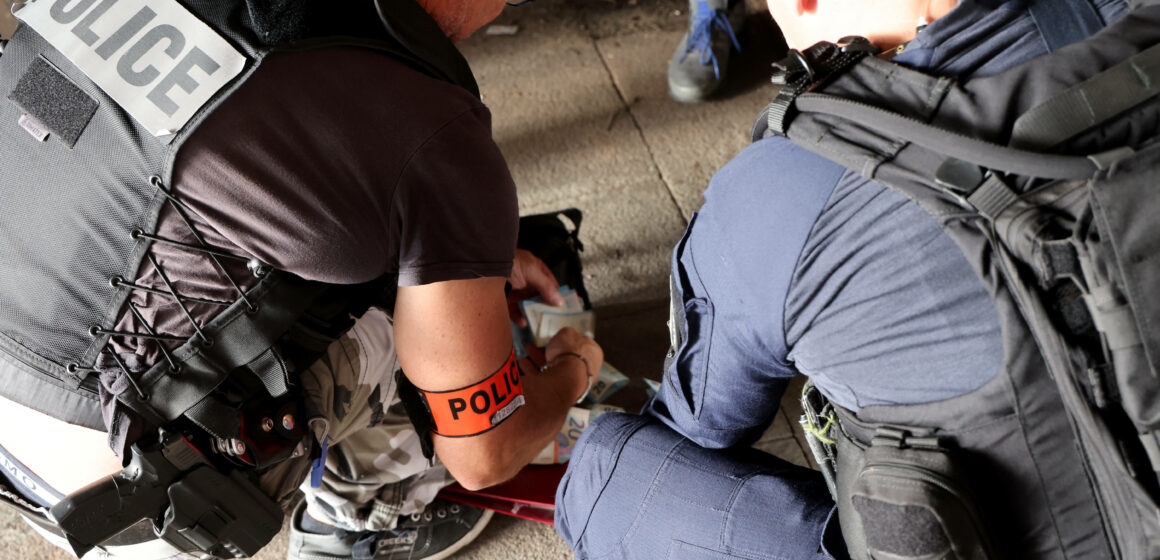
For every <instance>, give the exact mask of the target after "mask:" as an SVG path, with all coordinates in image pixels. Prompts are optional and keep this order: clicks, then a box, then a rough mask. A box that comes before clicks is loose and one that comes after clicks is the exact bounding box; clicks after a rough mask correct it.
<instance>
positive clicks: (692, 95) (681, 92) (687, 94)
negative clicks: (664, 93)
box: [669, 84, 718, 103]
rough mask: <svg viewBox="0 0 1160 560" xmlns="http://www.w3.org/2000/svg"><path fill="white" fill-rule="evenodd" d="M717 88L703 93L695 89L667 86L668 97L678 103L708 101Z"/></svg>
mask: <svg viewBox="0 0 1160 560" xmlns="http://www.w3.org/2000/svg"><path fill="white" fill-rule="evenodd" d="M717 89H718V88H713V89H712V90H710V91H704V90H702V89H699V88H696V87H680V86H673V84H669V97H671V98H673V101H676V102H678V103H702V102H705V101H708V100H709V98H711V97H713V94H714V93H716V92H717Z"/></svg>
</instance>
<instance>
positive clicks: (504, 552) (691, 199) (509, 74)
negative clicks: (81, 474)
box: [0, 0, 806, 560]
mask: <svg viewBox="0 0 1160 560" xmlns="http://www.w3.org/2000/svg"><path fill="white" fill-rule="evenodd" d="M7 1H8V0H0V3H3V2H7ZM751 3H752V4H754V5H753V6H751V12H757V11H758V10H757V8H758V7H759V6H760V4H761V3H760V2H759V1H758V0H751ZM687 9H688V6H687V2H686V1H685V0H541V1H540V2H538V3H536V4H532V5H528V6H525V7H520V8H516V9H508V10H507V11H506V12H505V14H504V15H503V16H501V19H500V20H499V21H497V23H500V24H505V25H516V26H518V27H519V31H518V33H516V34H515V35H504V36H500V35H493V36H489V35H486V34H484V33H481V34H479V35H477V36H476V37H473V38H472V39H469V40H468V41H466V42H465V43H464V44H463V45H461V46H462V48H463V50H464V52H465V53H466V54H467V57H468V59H469V60H470V61H471V63H472V66H473V67H474V69H475V71H476V76H477V78H478V80H479V82H480V85H481V87H482V90H483V94H484V100H485V102H486V103H487V104H488V105H489V106H490V107H491V109H492V112H493V116H494V127H495V138H496V140H497V141H498V142H499V145H500V147H501V148H502V150H503V152H504V154H505V156H506V157H507V158H508V160H509V162H510V164H511V167H512V171H513V174H514V176H515V179H516V183H517V185H519V189H520V209H521V211H522V212H524V213H533V212H543V211H550V210H556V209H560V208H565V207H568V206H575V207H578V208H581V209H582V210H583V211H584V213H585V219H584V225H583V230H582V238H583V241H584V243H585V246H586V251H585V254H584V262H585V267H586V272H587V278H586V282H587V283H588V288H589V290H590V292H591V295H592V298H593V301H594V303H595V304H596V307H597V312H598V316H599V321H598V324H597V340H599V341H600V342H601V343H602V344H603V345H604V346H605V350H606V354H607V358H608V361H609V362H610V363H612V364H614V365H616V366H617V367H619V368H620V369H621V370H622V371H624V372H625V373H627V374H629V375H631V376H633V377H634V378H635V379H634V381H633V384H632V385H630V387H628V388H626V389H625V390H623V392H622V393H621V394H620V395H618V398H619V400H620V401H621V402H622V403H623V404H632V403H638V402H640V400H641V399H642V397H643V384H642V382H641V381H640V380H639V378H640V377H645V376H647V377H652V378H657V377H658V376H659V372H660V367H661V362H662V359H663V357H664V353H665V349H666V347H667V346H668V335H667V332H666V330H665V325H664V322H665V319H666V301H665V300H666V298H667V287H666V286H667V273H668V255H669V251H670V250H671V248H672V246H673V244H674V243H675V242H676V240H677V239H678V237H679V236H680V234H681V232H682V231H683V229H684V227H685V224H686V220H687V218H688V216H689V214H690V213H691V212H692V211H694V210H696V209H697V208H698V207H699V206H700V204H701V192H702V191H703V190H704V188H705V186H706V184H707V183H708V180H709V177H710V176H711V175H712V173H713V171H714V170H716V169H717V168H719V167H720V166H721V165H722V164H724V163H725V162H726V161H728V160H729V159H730V158H731V157H732V156H733V155H734V154H736V153H737V152H738V151H740V150H741V149H742V148H744V147H745V146H746V144H747V143H748V131H749V127H750V125H751V124H752V122H753V118H754V117H755V115H756V113H757V112H758V111H759V110H760V109H761V108H762V107H764V106H765V104H766V103H767V102H768V100H769V98H770V96H771V94H770V91H769V88H768V87H767V86H765V84H766V83H767V82H766V81H765V80H766V75H767V73H768V72H767V68H768V64H769V63H770V62H771V61H772V60H774V59H775V58H776V57H778V56H779V54H780V52H781V49H782V47H781V46H780V42H779V41H778V40H777V38H776V31H775V30H774V29H773V27H772V25H771V24H770V23H769V22H768V17H767V16H763V15H761V14H758V15H755V16H751V17H750V19H749V21H748V25H747V27H746V29H745V30H744V31H743V32H742V33H741V36H740V39H741V41H742V44H743V47H744V48H745V50H746V52H745V54H744V55H742V56H741V57H740V58H738V59H737V60H736V61H735V64H734V65H733V68H732V69H731V72H730V81H729V83H728V84H727V85H726V87H725V90H724V91H723V92H722V95H721V96H720V99H718V100H717V101H716V102H713V103H708V104H702V105H696V106H686V105H680V104H678V103H675V102H673V101H671V100H670V99H669V98H668V95H667V90H666V85H665V69H666V66H667V64H668V59H669V57H670V55H671V53H672V49H673V48H674V47H675V45H676V44H677V42H678V41H679V40H680V37H681V34H682V33H683V31H684V27H685V25H686V22H687ZM7 27H8V23H7V22H6V21H5V20H4V19H3V18H2V17H0V34H3V33H4V32H6V31H7ZM793 418H796V415H795V413H793V412H792V411H789V412H787V413H783V414H781V415H779V417H778V420H777V422H776V423H775V429H774V430H773V431H772V432H771V433H770V436H769V442H768V443H769V446H770V447H772V449H773V450H774V451H776V452H778V454H780V455H783V456H785V457H786V458H787V459H789V460H791V461H795V462H804V461H805V460H806V459H805V457H804V455H803V454H802V452H801V450H800V446H799V444H798V441H797V440H796V439H794V436H793V435H791V434H789V430H788V426H789V425H791V424H792V422H789V420H790V419H793ZM285 546H286V545H285V533H284V532H283V534H282V535H280V536H279V538H278V539H277V540H276V541H275V542H274V543H272V544H271V545H270V546H269V547H268V548H267V549H266V550H264V551H263V552H262V553H261V554H260V555H259V556H258V558H259V559H262V560H275V559H279V558H284V557H285ZM70 557H71V556H70V555H66V554H64V553H62V552H58V551H56V550H53V549H51V548H50V547H48V546H47V545H45V544H43V543H42V542H41V541H40V540H39V539H38V538H36V537H35V536H34V535H32V534H31V532H30V531H29V530H28V529H27V528H26V527H24V525H23V523H22V522H21V521H19V519H17V518H15V517H13V516H12V515H10V514H9V513H8V512H7V511H0V560H9V559H26V558H27V559H56V558H60V559H64V558H70ZM570 557H571V554H570V552H569V551H568V549H567V547H565V546H564V545H563V543H562V542H561V541H560V539H559V538H558V537H557V536H556V534H555V533H554V532H553V531H552V528H551V527H550V526H548V525H543V524H539V523H534V522H529V521H518V520H515V519H513V518H506V517H500V516H497V517H496V518H495V519H494V520H493V521H492V523H491V524H490V525H489V527H488V528H487V530H486V531H485V532H484V534H483V536H481V537H480V539H479V540H478V541H476V542H475V543H474V544H473V545H471V546H470V547H469V548H467V549H466V550H464V551H463V552H462V553H461V554H460V555H458V556H457V558H463V559H478V560H492V559H536V560H540V559H554V558H561V559H563V558H570Z"/></svg>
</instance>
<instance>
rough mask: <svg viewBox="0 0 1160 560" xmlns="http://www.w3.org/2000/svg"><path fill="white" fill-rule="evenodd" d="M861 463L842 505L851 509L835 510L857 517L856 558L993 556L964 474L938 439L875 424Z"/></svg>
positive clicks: (970, 559)
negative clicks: (860, 546)
mask: <svg viewBox="0 0 1160 560" xmlns="http://www.w3.org/2000/svg"><path fill="white" fill-rule="evenodd" d="M862 463H863V466H862V469H861V471H860V472H859V473H858V476H857V478H856V479H855V480H853V481H852V482H853V485H852V487H851V490H850V494H849V496H850V499H849V501H845V502H840V506H839V507H843V506H844V507H846V508H851V509H852V510H853V511H852V512H846V511H841V512H840V513H839V515H841V516H846V515H851V514H852V515H854V516H855V518H856V519H857V520H858V521H857V523H856V524H855V525H857V526H860V527H861V530H862V532H863V536H864V537H865V540H864V546H865V549H864V551H854V550H851V555H852V556H853V557H854V558H868V559H873V560H904V559H905V560H984V559H990V558H994V556H993V555H992V554H990V552H989V548H990V547H989V546H988V544H987V538H986V534H985V533H984V530H983V526H982V523H981V520H980V518H979V516H978V513H977V511H976V508H975V505H974V503H973V501H972V499H971V495H970V492H969V491H968V490H967V488H966V484H965V478H964V477H962V476H960V473H959V472H957V469H956V467H955V462H954V461H953V460H952V457H951V452H950V450H948V449H947V448H945V447H944V446H943V445H942V444H941V443H940V441H939V439H938V438H937V437H933V436H930V435H919V436H915V435H912V434H911V433H910V432H908V431H906V430H902V429H897V428H893V427H880V428H878V430H877V431H876V432H875V435H874V439H873V441H872V442H871V445H870V447H868V448H867V449H866V450H865V455H864V461H863V462H862ZM861 540H862V539H855V541H861ZM859 544H862V543H859Z"/></svg>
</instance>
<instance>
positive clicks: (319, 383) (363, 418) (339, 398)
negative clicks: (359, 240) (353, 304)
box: [30, 309, 452, 560]
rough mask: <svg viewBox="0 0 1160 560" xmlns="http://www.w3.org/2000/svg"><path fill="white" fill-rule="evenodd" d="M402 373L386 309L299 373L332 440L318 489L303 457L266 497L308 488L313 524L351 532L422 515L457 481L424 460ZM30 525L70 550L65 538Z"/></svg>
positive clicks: (151, 556)
mask: <svg viewBox="0 0 1160 560" xmlns="http://www.w3.org/2000/svg"><path fill="white" fill-rule="evenodd" d="M398 369H399V362H398V358H397V356H396V354H395V344H394V329H393V326H392V324H391V319H390V318H389V317H388V316H387V314H386V313H384V312H383V311H382V310H379V309H371V310H369V311H367V313H366V314H365V315H363V317H362V318H361V319H359V320H358V321H357V322H356V323H355V325H354V327H353V328H351V330H350V331H349V332H347V333H346V334H345V335H343V336H342V337H341V338H339V339H338V340H336V341H335V342H334V343H332V344H331V345H330V348H329V349H328V350H327V353H326V355H325V356H323V357H322V358H321V359H319V360H318V361H317V362H315V363H314V365H312V366H311V367H310V368H309V370H308V371H306V372H304V373H303V375H302V385H303V388H304V390H305V391H306V395H307V397H308V398H309V400H310V401H311V402H312V403H313V404H314V405H315V409H316V410H317V413H316V414H315V415H314V417H313V418H311V419H310V421H309V423H310V426H311V428H312V429H313V431H314V435H315V445H319V446H322V445H323V442H325V447H326V448H327V451H326V461H325V468H324V469H322V472H321V473H320V474H321V480H318V481H317V482H318V485H317V486H315V485H314V484H312V482H314V481H312V478H314V477H312V476H310V475H311V461H310V460H309V459H307V458H302V459H292V460H289V461H285V462H283V463H281V464H279V465H277V466H275V467H274V468H273V469H272V470H270V471H269V472H267V473H265V474H263V475H262V477H261V478H260V479H259V485H260V486H261V488H262V490H264V491H265V492H266V493H267V495H269V496H271V497H274V498H275V499H276V500H278V501H279V502H280V503H281V504H282V506H283V508H287V509H288V508H290V507H291V506H293V505H294V504H295V502H296V501H297V499H298V490H301V491H302V493H303V494H305V497H306V503H307V511H308V512H309V514H310V515H311V516H312V517H314V518H315V519H319V520H322V521H327V522H329V523H331V524H333V525H335V526H337V527H339V528H342V529H346V530H348V531H380V530H386V529H392V528H394V527H395V524H396V522H397V520H398V519H399V516H401V515H410V514H415V513H420V512H422V511H423V509H424V507H425V506H426V505H427V504H429V503H430V502H431V501H432V500H434V499H435V494H437V493H438V492H439V490H440V489H442V488H443V487H444V486H446V485H447V484H449V483H451V482H452V479H451V477H450V475H448V474H447V469H445V468H444V467H443V466H442V465H440V464H438V462H437V460H436V462H435V464H431V463H429V462H428V461H427V459H425V458H424V457H423V453H422V450H421V448H420V445H419V436H418V434H417V433H416V432H415V429H414V428H413V427H412V426H411V423H410V421H409V420H408V419H407V417H406V414H405V413H403V409H402V406H401V404H400V403H399V401H398V395H397V391H396V386H395V372H396V371H398ZM315 476H317V475H315ZM30 524H31V525H33V528H34V529H36V530H37V531H38V532H39V533H41V534H42V535H43V536H44V537H45V538H47V539H48V540H49V541H51V542H52V543H53V544H55V545H57V546H60V547H61V548H64V549H65V550H69V548H68V545H67V543H66V542H65V541H64V540H63V539H62V538H61V537H59V536H58V535H55V534H51V533H49V532H48V531H46V530H44V529H42V528H40V527H39V526H37V525H36V524H32V523H30ZM100 558H132V559H136V560H187V559H188V560H193V559H196V558H198V557H197V556H194V555H190V554H183V553H181V552H179V551H177V550H176V549H175V548H173V547H172V546H170V545H169V544H168V543H166V542H164V541H161V540H159V539H157V540H151V541H146V542H144V543H140V544H135V545H126V546H115V547H102V548H97V549H94V550H92V551H91V552H90V553H89V554H86V555H85V560H91V559H100Z"/></svg>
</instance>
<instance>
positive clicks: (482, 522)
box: [423, 509, 495, 560]
mask: <svg viewBox="0 0 1160 560" xmlns="http://www.w3.org/2000/svg"><path fill="white" fill-rule="evenodd" d="M493 515H495V512H494V511H492V510H490V509H485V510H483V515H482V516H480V518H479V522H478V523H476V524H475V527H472V528H471V530H470V531H468V532H467V534H466V535H463V537H462V538H460V539H459V540H457V541H455V543H454V544H452V545H451V546H449V547H447V548H445V549H443V551H442V552H440V553H439V554H436V555H435V556H428V557H426V558H424V559H423V560H445V559H446V558H450V557H451V555H452V554H455V553H456V552H459V551H460V550H461V549H463V547H465V546H467V545H469V544H471V543H472V542H474V541H475V539H476V538H478V537H479V534H480V533H482V532H483V530H484V529H486V528H487V524H488V523H490V522H491V518H492V516H493Z"/></svg>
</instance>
